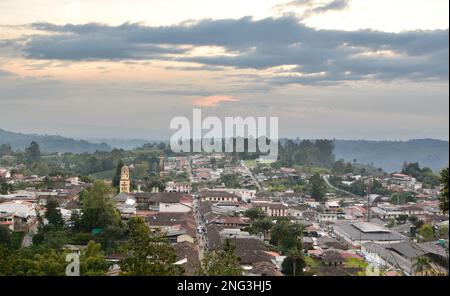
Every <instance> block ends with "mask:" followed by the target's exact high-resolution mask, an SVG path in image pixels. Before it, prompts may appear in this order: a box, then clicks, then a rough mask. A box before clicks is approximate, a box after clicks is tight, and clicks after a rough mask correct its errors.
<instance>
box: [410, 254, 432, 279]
mask: <svg viewBox="0 0 450 296" xmlns="http://www.w3.org/2000/svg"><path fill="white" fill-rule="evenodd" d="M412 267H413V270H414V272H415V273H416V275H417V274H421V275H423V273H424V272H425V271H427V270H428V269H430V268H431V263H430V259H428V258H427V257H425V256H420V257H417V258H416V260H415V262H414V264H413V266H412Z"/></svg>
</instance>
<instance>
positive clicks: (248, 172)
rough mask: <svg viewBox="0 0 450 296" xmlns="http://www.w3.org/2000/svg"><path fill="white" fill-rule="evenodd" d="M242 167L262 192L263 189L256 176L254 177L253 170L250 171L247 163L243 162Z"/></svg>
mask: <svg viewBox="0 0 450 296" xmlns="http://www.w3.org/2000/svg"><path fill="white" fill-rule="evenodd" d="M241 166H243V167H244V169H245V171H246V172H247V174H248V175H250V177H252V179H253V181H254V182H255V184H256V186H257V187H258V190H261V189H262V187H261V185H260V184H259V182H258V179H256V178H255V176H254V175H253V172H252V170H250V169H249V168H248V167H247V165H246V164H245V161H243V160H241Z"/></svg>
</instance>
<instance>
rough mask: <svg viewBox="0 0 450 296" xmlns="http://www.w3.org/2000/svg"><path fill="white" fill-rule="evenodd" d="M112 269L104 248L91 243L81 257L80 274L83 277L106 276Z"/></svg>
mask: <svg viewBox="0 0 450 296" xmlns="http://www.w3.org/2000/svg"><path fill="white" fill-rule="evenodd" d="M109 267H110V263H108V262H107V261H106V258H105V254H104V253H103V251H102V246H101V245H100V244H97V243H96V242H94V241H89V243H88V245H87V248H86V250H85V251H83V252H82V254H81V256H80V273H81V275H83V276H104V275H106V272H107V271H108V269H109Z"/></svg>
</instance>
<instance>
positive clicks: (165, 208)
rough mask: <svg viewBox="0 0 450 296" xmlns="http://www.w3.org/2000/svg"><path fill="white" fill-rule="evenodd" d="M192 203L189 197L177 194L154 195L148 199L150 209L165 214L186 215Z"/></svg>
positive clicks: (162, 193)
mask: <svg viewBox="0 0 450 296" xmlns="http://www.w3.org/2000/svg"><path fill="white" fill-rule="evenodd" d="M193 202H194V200H193V198H192V196H191V195H189V194H185V193H179V192H161V193H155V194H153V195H152V196H151V197H150V199H149V205H150V208H151V209H153V210H156V211H159V212H165V213H188V212H190V211H192V207H193Z"/></svg>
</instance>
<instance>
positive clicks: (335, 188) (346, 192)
mask: <svg viewBox="0 0 450 296" xmlns="http://www.w3.org/2000/svg"><path fill="white" fill-rule="evenodd" d="M322 178H323V180H324V181H325V183H326V184H327V185H328V186H330V187H331V188H333V189H334V190H336V191H339V192H342V193H344V194H348V195H350V196H351V197H355V198H361V196H358V195H356V194H353V193H351V192H348V191H346V190H342V189H340V188H337V187H336V186H333V185H332V184H331V183H330V180H328V176H327V175H323V177H322Z"/></svg>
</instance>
